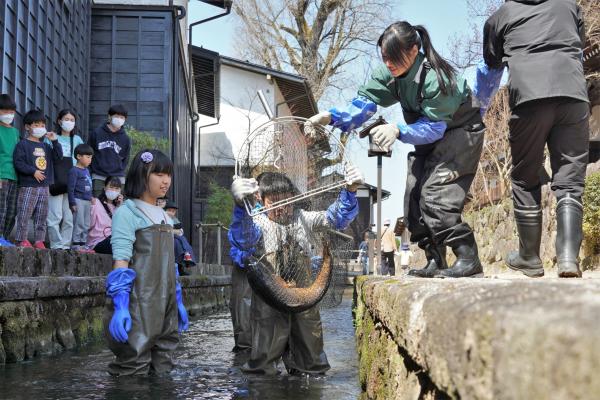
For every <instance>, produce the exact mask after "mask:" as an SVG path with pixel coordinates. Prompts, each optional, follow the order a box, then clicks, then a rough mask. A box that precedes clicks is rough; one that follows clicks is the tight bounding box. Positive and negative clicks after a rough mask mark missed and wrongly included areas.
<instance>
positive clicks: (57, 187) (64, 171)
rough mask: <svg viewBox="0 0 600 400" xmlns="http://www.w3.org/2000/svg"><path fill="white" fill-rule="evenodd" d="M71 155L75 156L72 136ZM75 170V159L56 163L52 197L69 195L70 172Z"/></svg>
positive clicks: (51, 187) (66, 159)
mask: <svg viewBox="0 0 600 400" xmlns="http://www.w3.org/2000/svg"><path fill="white" fill-rule="evenodd" d="M70 140H71V154H73V135H71V138H70ZM71 168H73V157H72V156H69V157H64V156H63V158H62V160H58V161H55V162H54V183H53V184H52V185H50V195H51V196H58V195H61V194H65V193H67V184H68V182H69V171H70V170H71Z"/></svg>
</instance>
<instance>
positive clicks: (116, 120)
mask: <svg viewBox="0 0 600 400" xmlns="http://www.w3.org/2000/svg"><path fill="white" fill-rule="evenodd" d="M124 123H125V118H120V117H112V118H111V120H110V124H111V125H112V126H114V127H115V128H120V127H122V126H123V124H124Z"/></svg>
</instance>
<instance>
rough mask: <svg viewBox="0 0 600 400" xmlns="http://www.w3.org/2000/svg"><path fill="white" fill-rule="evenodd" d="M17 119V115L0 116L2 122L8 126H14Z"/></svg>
mask: <svg viewBox="0 0 600 400" xmlns="http://www.w3.org/2000/svg"><path fill="white" fill-rule="evenodd" d="M14 119H15V114H2V115H0V121H2V122H3V123H5V124H6V125H10V124H12V122H13V121H14Z"/></svg>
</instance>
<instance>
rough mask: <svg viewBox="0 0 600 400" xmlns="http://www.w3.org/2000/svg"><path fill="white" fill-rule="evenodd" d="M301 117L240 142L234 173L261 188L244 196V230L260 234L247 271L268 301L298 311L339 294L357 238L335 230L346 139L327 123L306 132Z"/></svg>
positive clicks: (324, 304)
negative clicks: (332, 129)
mask: <svg viewBox="0 0 600 400" xmlns="http://www.w3.org/2000/svg"><path fill="white" fill-rule="evenodd" d="M305 121H306V120H305V119H303V118H295V117H284V118H277V119H274V120H272V121H269V122H268V123H266V124H264V125H262V126H260V127H259V128H257V129H256V130H255V131H254V132H252V133H251V134H250V135H249V136H248V138H247V139H246V141H245V142H244V143H243V145H242V147H241V148H240V152H239V154H238V157H237V159H236V175H238V176H239V177H241V178H255V179H256V180H257V181H258V185H259V193H258V194H257V195H256V196H255V197H254V198H252V199H247V200H246V201H245V208H246V212H247V213H248V215H249V218H246V220H245V221H246V222H245V223H243V226H242V232H243V235H244V236H247V237H248V238H252V237H256V238H258V237H260V240H258V242H256V241H253V240H248V241H247V242H249V243H253V244H254V243H255V242H256V244H255V245H254V248H253V251H252V253H253V257H251V259H250V261H249V263H248V265H247V266H246V272H247V277H248V282H249V283H250V285H251V286H252V288H253V290H254V291H255V292H256V293H258V294H259V295H260V296H261V297H262V298H263V299H264V300H265V302H267V303H268V304H270V305H271V306H273V307H275V308H277V309H279V310H281V311H287V312H301V311H303V310H306V309H308V308H311V307H314V306H315V305H317V304H319V305H320V306H322V307H333V306H336V305H338V304H339V303H340V302H341V300H342V294H343V291H344V286H345V285H346V281H347V277H348V262H349V259H350V258H351V257H352V255H351V250H352V248H353V247H354V239H353V238H352V237H351V236H349V235H346V234H344V233H342V232H339V231H338V230H336V224H335V222H333V221H335V218H333V217H332V216H335V215H337V213H338V211H340V210H339V209H338V207H340V205H339V202H337V201H336V200H337V199H338V196H339V195H340V192H341V191H342V189H344V188H345V186H346V183H345V181H344V162H345V157H344V145H343V143H342V141H343V140H345V138H342V140H340V139H338V138H337V137H336V136H335V135H332V134H331V132H329V131H328V130H327V129H326V128H324V127H319V126H315V129H316V135H312V136H310V137H308V136H306V135H305V134H304V132H303V127H304V123H305Z"/></svg>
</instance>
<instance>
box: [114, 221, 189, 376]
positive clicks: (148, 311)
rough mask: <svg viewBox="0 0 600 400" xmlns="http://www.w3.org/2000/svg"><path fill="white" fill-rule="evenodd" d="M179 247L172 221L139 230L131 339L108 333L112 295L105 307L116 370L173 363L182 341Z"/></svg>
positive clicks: (160, 369) (157, 368) (158, 368)
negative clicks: (177, 295)
mask: <svg viewBox="0 0 600 400" xmlns="http://www.w3.org/2000/svg"><path fill="white" fill-rule="evenodd" d="M173 249H174V247H173V230H172V227H171V226H170V225H165V224H160V225H159V224H156V225H152V226H149V227H147V228H144V229H140V230H138V231H137V232H136V233H135V243H134V248H133V258H132V259H131V261H130V263H129V268H132V269H133V270H135V272H136V278H135V281H134V282H133V288H132V290H131V293H130V295H129V312H130V314H131V320H132V326H131V330H130V331H129V333H128V336H129V338H128V341H127V343H117V342H115V341H114V340H112V338H111V336H110V334H109V333H108V323H109V322H110V319H111V317H112V314H113V305H112V301H111V300H108V301H107V305H106V309H105V316H104V322H105V323H104V327H105V335H106V338H107V340H108V345H109V348H110V349H111V350H112V352H113V353H114V354H115V356H116V360H115V361H114V362H112V363H111V364H110V365H109V372H110V373H111V374H113V375H134V374H147V373H149V372H150V371H153V372H156V373H164V372H168V371H170V370H171V369H172V368H173V362H172V354H173V352H174V351H175V349H176V348H177V345H178V343H179V334H178V332H177V318H178V316H177V304H176V301H175V279H176V277H175V257H174V250H173Z"/></svg>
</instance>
